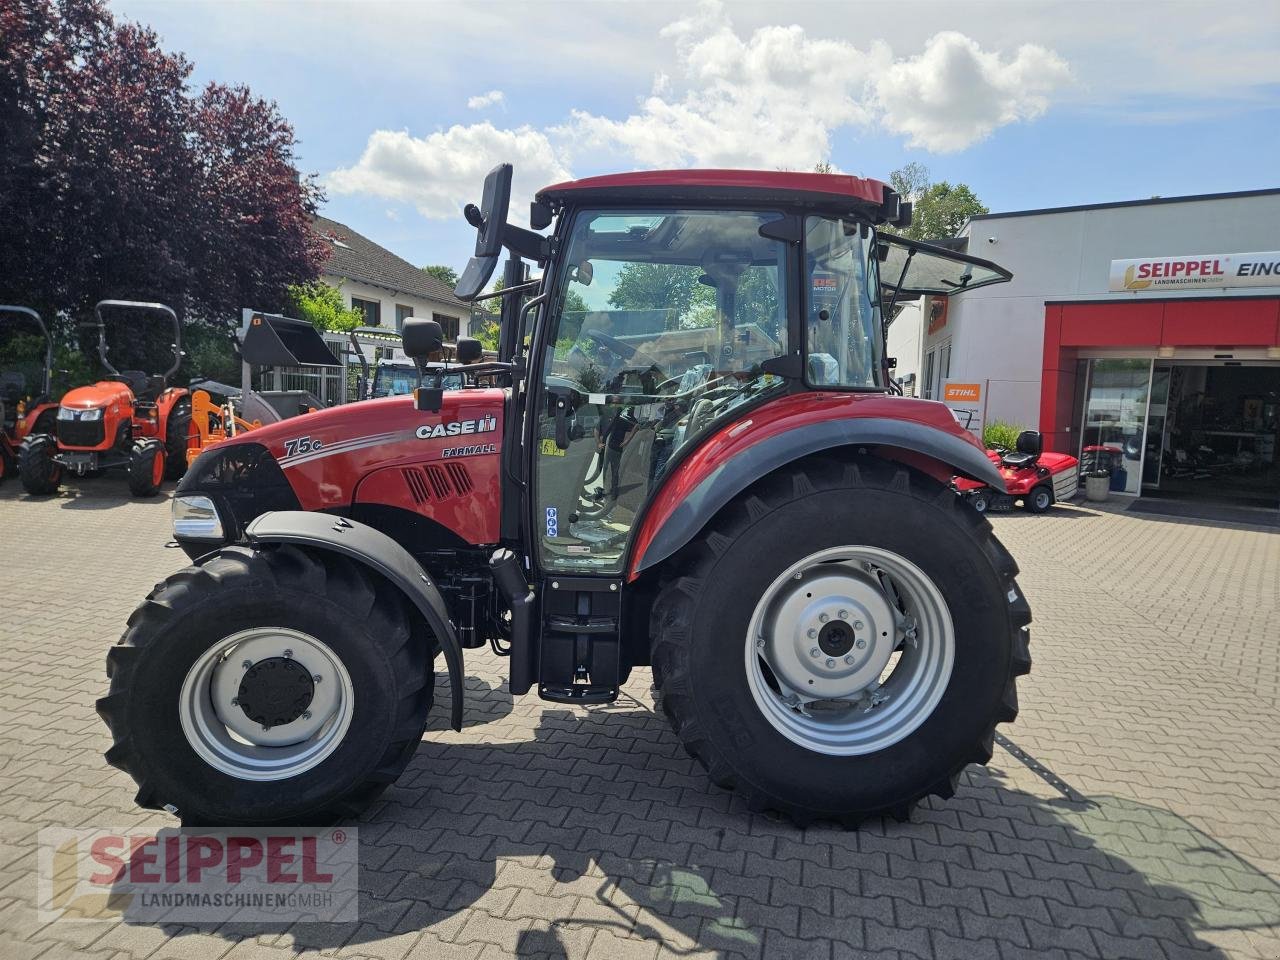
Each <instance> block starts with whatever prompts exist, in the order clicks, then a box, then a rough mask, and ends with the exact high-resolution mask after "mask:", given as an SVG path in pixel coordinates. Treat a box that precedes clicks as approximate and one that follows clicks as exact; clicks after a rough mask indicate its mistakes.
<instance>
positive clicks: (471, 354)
mask: <svg viewBox="0 0 1280 960" xmlns="http://www.w3.org/2000/svg"><path fill="white" fill-rule="evenodd" d="M483 357H484V346H483V345H482V344H481V343H480V341H479V340H476V339H474V338H472V337H459V338H458V362H459V363H478V362H479V361H480V360H481V359H482V358H483Z"/></svg>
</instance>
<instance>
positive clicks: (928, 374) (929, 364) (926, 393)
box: [920, 350, 938, 400]
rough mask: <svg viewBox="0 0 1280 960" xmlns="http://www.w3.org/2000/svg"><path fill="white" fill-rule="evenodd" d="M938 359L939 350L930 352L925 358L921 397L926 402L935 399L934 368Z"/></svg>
mask: <svg viewBox="0 0 1280 960" xmlns="http://www.w3.org/2000/svg"><path fill="white" fill-rule="evenodd" d="M937 358H938V351H937V350H930V351H929V353H928V354H927V355H926V356H925V358H924V382H923V383H922V384H921V385H920V396H922V397H924V399H926V400H932V399H933V368H934V362H935V361H936V360H937Z"/></svg>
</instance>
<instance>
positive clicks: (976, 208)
mask: <svg viewBox="0 0 1280 960" xmlns="http://www.w3.org/2000/svg"><path fill="white" fill-rule="evenodd" d="M987 212H989V211H988V210H987V208H986V207H985V206H983V205H982V203H981V202H980V201H979V200H978V198H977V197H976V196H974V193H973V191H972V190H971V189H969V187H968V185H967V184H963V183H957V184H956V185H955V186H952V185H951V184H949V183H947V182H946V181H945V180H944V181H942V182H941V183H935V184H933V185H931V186H930V187H929V189H928V190H926V191H925V192H924V194H923V195H922V196H921V197H920V199H919V200H917V201H916V205H915V210H914V211H913V213H912V215H911V228H910V229H909V230H908V231H907V236H909V237H914V238H915V239H917V240H928V239H930V238H931V237H932V238H934V239H938V238H942V237H954V236H955V235H956V234H958V233H959V232H960V230H961V228H962V227H964V225H965V221H967V220H968V219H969V218H970V217H976V216H978V215H979V214H982V213H987Z"/></svg>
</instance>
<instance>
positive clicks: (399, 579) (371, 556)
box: [245, 510, 463, 731]
mask: <svg viewBox="0 0 1280 960" xmlns="http://www.w3.org/2000/svg"><path fill="white" fill-rule="evenodd" d="M245 536H246V537H247V538H248V540H249V542H250V543H252V544H260V543H289V544H295V545H297V546H300V547H310V548H312V549H316V550H331V551H333V552H334V553H340V554H342V555H343V556H347V557H350V558H351V559H353V560H356V561H358V562H360V563H363V564H364V565H365V566H367V567H369V568H370V569H371V570H373V571H374V572H375V573H378V574H380V575H381V576H383V577H385V578H386V579H387V580H389V581H390V582H391V583H393V584H394V585H395V586H396V587H398V588H399V589H400V591H401V592H402V593H404V595H405V596H406V597H407V598H408V599H409V601H410V602H411V603H413V605H414V606H415V607H417V608H418V612H419V613H421V614H422V616H423V618H424V619H425V620H426V621H427V624H428V626H430V627H431V630H432V632H433V633H435V635H436V639H438V640H439V641H440V647H441V649H442V650H443V651H444V659H445V664H446V665H447V666H448V668H449V694H450V697H451V698H452V703H451V705H450V713H449V722H450V724H451V725H452V727H453V729H455V730H459V731H460V730H461V729H462V684H463V673H462V647H461V645H460V644H459V643H458V636H457V634H456V633H455V632H454V630H453V624H452V623H451V622H450V621H449V611H448V608H447V607H446V606H445V603H444V597H442V596H441V595H440V591H439V589H437V587H436V585H435V584H434V583H432V582H431V578H430V577H429V576H428V575H427V573H426V571H425V570H423V569H422V567H421V566H420V565H419V564H418V562H417V561H416V560H414V559H413V557H412V556H410V554H409V552H408V551H407V550H405V549H404V547H402V546H400V544H398V543H396V542H395V541H394V540H392V539H391V538H390V537H388V536H387V535H386V534H385V533H382V532H381V531H379V530H375V529H374V528H373V527H370V526H366V525H365V524H363V523H356V522H355V521H354V520H347V519H345V518H343V517H335V516H332V515H331V514H325V513H314V512H312V511H308V510H280V511H276V512H274V513H264V514H263V515H262V516H260V517H258V518H257V519H256V520H254V521H253V522H252V523H250V524H249V526H248V528H247V529H246V530H245Z"/></svg>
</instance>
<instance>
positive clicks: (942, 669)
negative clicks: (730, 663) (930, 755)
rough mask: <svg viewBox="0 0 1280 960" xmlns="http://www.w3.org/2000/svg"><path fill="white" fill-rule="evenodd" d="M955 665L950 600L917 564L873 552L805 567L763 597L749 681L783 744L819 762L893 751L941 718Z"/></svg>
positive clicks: (843, 554)
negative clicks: (936, 713)
mask: <svg viewBox="0 0 1280 960" xmlns="http://www.w3.org/2000/svg"><path fill="white" fill-rule="evenodd" d="M954 661H955V630H954V628H953V626H952V622H951V614H950V611H949V609H948V607H947V604H946V601H945V600H944V599H943V597H942V594H941V592H940V591H939V590H938V588H937V586H935V585H934V583H933V581H932V580H931V579H930V578H929V577H928V575H927V574H925V573H924V571H922V570H921V569H920V568H919V567H917V566H916V565H915V564H914V563H912V562H911V561H909V560H907V559H906V558H905V557H902V556H899V555H898V554H896V553H892V552H890V551H888V550H882V549H880V548H878V547H868V546H844V547H832V548H830V549H827V550H820V551H818V552H816V553H812V554H810V555H809V556H807V557H805V558H804V559H803V560H800V561H799V562H797V563H795V564H793V565H792V566H790V567H789V568H787V570H785V571H784V572H783V573H782V574H781V576H779V577H778V578H777V579H776V580H774V581H773V583H772V584H771V585H770V586H769V588H768V589H767V590H766V591H765V592H764V594H763V596H762V597H761V598H760V601H759V603H757V604H756V608H755V612H754V613H753V615H752V618H751V622H750V625H749V626H748V629H747V637H746V668H747V682H748V684H749V686H750V688H751V695H752V697H753V698H754V700H755V702H756V706H757V707H758V708H759V710H760V712H761V713H762V714H763V715H764V717H765V719H767V720H768V721H769V723H770V724H772V726H773V727H774V728H775V729H776V730H778V732H779V733H781V734H783V735H784V736H785V737H787V738H788V739H790V740H791V741H793V742H795V743H797V744H799V745H800V746H802V747H804V748H806V749H808V750H812V751H814V752H815V753H824V754H829V755H833V756H855V755H862V754H868V753H874V752H876V751H878V750H883V749H885V748H886V747H889V746H892V745H893V744H895V743H897V742H898V741H900V740H902V739H903V738H904V737H906V736H908V735H909V734H910V733H912V732H913V731H914V730H915V729H916V728H918V727H919V726H920V724H922V723H924V721H925V720H926V719H928V717H929V716H930V715H931V714H932V713H933V710H934V708H935V707H936V706H937V705H938V701H939V700H940V699H941V698H942V695H943V693H944V692H945V691H946V688H947V683H948V681H949V680H950V679H951V670H952V666H953V664H954Z"/></svg>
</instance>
